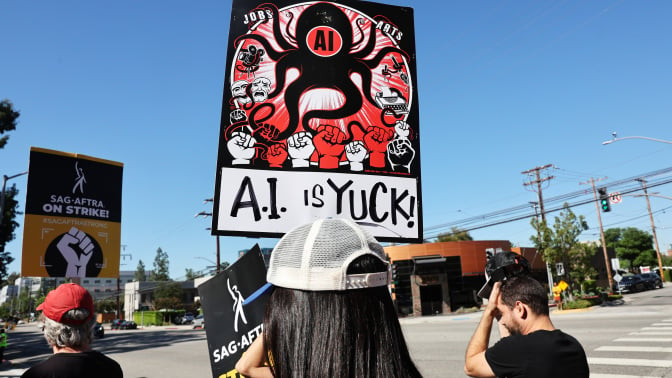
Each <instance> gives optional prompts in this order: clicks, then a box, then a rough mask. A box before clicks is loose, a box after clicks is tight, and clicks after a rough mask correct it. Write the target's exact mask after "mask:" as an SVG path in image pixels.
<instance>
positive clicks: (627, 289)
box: [616, 274, 649, 293]
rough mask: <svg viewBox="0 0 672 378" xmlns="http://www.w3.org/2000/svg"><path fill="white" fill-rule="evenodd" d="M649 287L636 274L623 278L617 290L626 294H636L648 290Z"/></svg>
mask: <svg viewBox="0 0 672 378" xmlns="http://www.w3.org/2000/svg"><path fill="white" fill-rule="evenodd" d="M648 286H649V285H648V283H646V281H644V279H643V278H642V277H640V276H639V275H638V274H634V275H632V276H623V278H621V281H620V282H619V283H618V284H617V285H616V290H619V291H621V292H624V293H634V292H637V291H643V290H646V289H647V288H648Z"/></svg>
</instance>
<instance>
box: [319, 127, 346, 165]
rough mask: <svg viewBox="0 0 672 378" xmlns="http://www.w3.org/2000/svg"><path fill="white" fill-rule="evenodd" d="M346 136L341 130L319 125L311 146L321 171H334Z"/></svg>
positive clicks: (343, 147) (343, 148)
mask: <svg viewBox="0 0 672 378" xmlns="http://www.w3.org/2000/svg"><path fill="white" fill-rule="evenodd" d="M346 137H347V135H345V133H344V132H343V131H341V129H339V128H338V127H336V126H331V125H320V126H319V127H318V128H317V135H315V136H314V137H313V144H314V145H315V149H317V153H318V155H319V164H320V168H322V169H336V168H338V163H339V162H340V160H341V155H343V151H344V150H345V144H343V141H344V140H345V139H346Z"/></svg>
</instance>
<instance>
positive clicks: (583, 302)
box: [563, 299, 593, 310]
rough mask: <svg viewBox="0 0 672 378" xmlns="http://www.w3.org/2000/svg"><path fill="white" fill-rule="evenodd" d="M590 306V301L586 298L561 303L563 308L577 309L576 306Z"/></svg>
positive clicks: (591, 304)
mask: <svg viewBox="0 0 672 378" xmlns="http://www.w3.org/2000/svg"><path fill="white" fill-rule="evenodd" d="M591 306H593V303H592V301H590V300H588V299H577V300H575V301H571V302H566V303H565V304H564V305H563V309H565V310H574V309H578V308H588V307H591Z"/></svg>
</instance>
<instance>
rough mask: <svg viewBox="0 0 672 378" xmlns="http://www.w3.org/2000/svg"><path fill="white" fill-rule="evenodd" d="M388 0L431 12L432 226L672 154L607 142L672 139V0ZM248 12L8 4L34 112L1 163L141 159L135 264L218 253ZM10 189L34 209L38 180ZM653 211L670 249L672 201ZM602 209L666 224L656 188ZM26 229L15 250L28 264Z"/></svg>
mask: <svg viewBox="0 0 672 378" xmlns="http://www.w3.org/2000/svg"><path fill="white" fill-rule="evenodd" d="M387 3H388V4H394V5H404V6H412V7H413V8H414V10H415V25H416V30H415V39H416V44H417V71H418V90H419V109H420V143H421V159H422V189H423V193H422V194H423V211H424V225H425V227H426V228H429V227H433V226H439V225H444V224H449V223H451V222H457V221H460V220H463V219H465V218H470V217H475V216H480V215H483V214H487V213H490V212H493V211H497V210H502V209H508V208H512V207H516V206H522V205H526V204H528V202H530V201H536V194H535V193H534V192H531V191H529V190H527V189H529V187H525V186H524V185H523V183H524V182H525V181H527V180H528V177H527V176H525V175H522V174H521V172H523V171H525V170H528V169H531V168H534V167H537V166H543V165H546V164H553V165H554V166H555V167H556V169H553V170H552V171H548V173H549V174H552V175H553V176H555V178H554V179H552V180H549V181H548V182H547V183H548V185H545V186H544V189H543V193H544V198H553V197H556V196H561V195H564V194H566V193H573V192H576V191H579V190H584V189H586V190H588V189H590V185H585V184H584V185H581V184H580V183H582V182H586V181H589V180H590V178H591V177H593V178H595V179H599V178H604V177H606V179H604V180H602V181H601V183H606V184H608V183H609V182H615V181H619V180H623V179H626V178H630V177H634V176H637V175H641V174H645V173H648V172H652V171H656V170H659V169H663V168H667V167H669V166H671V163H672V145H671V144H664V143H657V142H653V141H647V140H641V139H633V140H624V141H619V142H616V143H613V144H611V145H606V146H603V145H602V144H601V143H602V142H603V141H605V140H607V139H610V138H611V133H612V132H614V131H617V132H618V135H619V136H621V137H625V136H647V137H653V138H660V139H664V140H672V127H670V109H672V92H671V91H670V88H672V72H671V70H670V65H671V63H672V56H671V54H672V49H670V47H671V45H670V40H669V36H670V35H672V24H671V23H670V22H669V20H670V18H671V16H672V3H670V2H668V1H663V0H657V1H646V2H643V1H633V0H630V1H628V0H617V1H606V0H595V1H591V2H585V1H579V0H567V1H523V0H521V1H513V0H511V1H490V0H479V1H468V2H467V1H461V2H458V1H449V2H444V1H427V0H423V1H419V2H413V3H412V2H409V1H388V2H387ZM230 12H231V2H230V1H197V2H192V3H189V4H188V5H187V4H186V3H184V2H177V1H143V2H135V1H116V2H89V1H72V2H65V3H64V2H57V3H54V2H47V1H43V2H38V4H36V3H34V2H22V1H10V2H4V3H3V5H2V13H3V22H2V23H1V24H0V33H2V35H3V36H4V43H3V48H2V53H1V54H0V72H2V73H3V75H2V79H1V80H0V98H8V99H10V100H11V101H12V102H13V103H14V105H15V108H16V109H18V110H19V111H20V112H21V117H20V119H19V125H18V128H17V130H16V131H14V132H12V133H10V140H9V144H8V145H7V146H6V147H5V148H4V149H2V150H0V174H6V175H9V176H11V175H13V174H16V173H19V172H23V171H25V170H27V168H28V157H29V150H30V147H31V146H36V147H43V148H49V149H54V150H60V151H66V152H74V153H81V154H86V155H91V156H95V157H99V158H104V159H109V160H115V161H120V162H123V163H124V183H123V216H122V244H124V245H125V246H126V248H125V251H124V253H125V254H129V255H131V256H132V257H131V258H126V259H125V260H124V261H122V264H125V265H122V269H123V270H134V269H135V268H136V266H137V263H138V260H140V259H141V260H142V261H143V262H144V263H145V265H146V266H148V267H151V265H152V262H153V259H154V256H155V253H156V250H157V248H159V247H161V248H162V249H163V250H164V251H166V252H167V253H168V255H169V258H170V270H171V276H172V277H173V278H176V279H179V278H182V277H184V271H185V268H194V269H196V270H198V269H203V268H204V267H205V266H206V265H211V264H210V263H209V262H207V261H206V259H208V260H214V259H215V246H216V244H215V238H214V237H213V236H211V235H210V233H209V231H207V230H206V228H207V227H209V226H210V220H209V219H203V218H194V214H196V213H198V212H200V211H210V210H211V205H209V204H204V203H203V199H205V198H210V197H212V196H213V193H214V181H215V166H216V158H217V149H218V146H217V141H218V135H219V122H220V114H221V106H222V104H221V99H222V90H223V86H224V75H225V65H226V50H225V46H226V41H227V37H228V22H229V18H230ZM661 177H663V176H656V177H650V178H648V179H649V180H652V181H653V180H659V179H661ZM9 183H10V184H16V185H17V187H18V189H19V190H20V192H21V194H20V206H21V209H22V210H23V208H24V206H25V190H26V177H25V176H23V177H20V178H16V179H13V180H11V181H10V182H9ZM622 185H623V186H627V185H630V186H633V185H635V184H632V183H631V184H622ZM671 188H672V186H670V185H669V184H667V185H662V186H659V187H656V188H652V189H651V190H650V191H651V192H659V193H660V194H661V195H665V196H672V189H671ZM610 191H611V190H610ZM586 198H588V197H586ZM651 206H652V208H653V210H654V212H655V215H654V219H655V223H656V226H657V231H658V239H659V243H660V246H661V249H663V250H667V248H668V247H669V246H670V244H671V243H672V216H671V214H670V213H671V212H672V208H671V206H672V201H670V200H667V199H663V198H653V197H652V198H651ZM530 209H531V207H530ZM665 209H666V210H667V211H665ZM529 211H532V210H529ZM573 211H574V212H576V213H577V214H582V215H584V216H585V217H586V220H587V221H588V224H589V226H590V227H591V229H590V230H588V231H586V232H585V233H584V234H583V235H582V236H581V239H582V240H596V239H598V238H599V232H598V229H597V215H596V210H595V207H594V205H593V204H592V203H591V204H587V205H582V206H577V207H575V208H573ZM554 215H555V214H550V215H549V218H552V216H554ZM602 218H603V219H602V220H603V222H604V225H605V228H609V227H638V228H641V229H643V230H647V231H650V228H651V227H650V222H649V219H648V213H647V210H646V202H645V200H644V199H642V198H633V197H624V201H623V203H621V204H618V205H613V207H612V211H611V212H610V213H606V214H603V216H602ZM19 221H20V223H21V222H22V221H23V219H22V218H21V219H19ZM458 224H459V223H458ZM441 230H445V228H444V229H442V228H438V229H437V228H435V229H434V230H433V231H431V232H427V233H426V234H425V235H426V236H433V235H436V233H437V232H439V231H441ZM533 233H534V231H533V229H532V228H531V227H530V226H529V219H525V220H520V221H516V222H510V223H506V224H502V225H498V226H492V227H486V228H481V229H477V230H473V231H471V235H472V236H473V237H474V238H476V239H490V240H510V241H511V242H512V243H513V244H514V245H522V246H530V245H531V244H530V242H529V237H530V236H531V235H532V234H533ZM22 236H23V229H22V228H19V229H18V230H17V239H16V240H15V241H13V242H11V243H9V245H8V246H7V250H8V251H10V252H12V253H13V256H14V257H15V258H16V261H15V262H14V263H13V264H12V265H11V266H10V272H11V271H19V270H20V260H21V258H20V252H21V248H22V240H21V239H22ZM257 242H258V243H260V245H261V246H262V247H272V246H273V245H274V242H275V240H274V239H252V238H242V237H221V251H222V259H223V260H228V261H230V262H232V261H234V260H235V259H236V257H237V251H238V250H240V249H244V248H249V247H251V246H252V245H253V244H254V243H257Z"/></svg>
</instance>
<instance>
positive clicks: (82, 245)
mask: <svg viewBox="0 0 672 378" xmlns="http://www.w3.org/2000/svg"><path fill="white" fill-rule="evenodd" d="M44 263H45V264H44V265H45V267H46V268H47V273H49V276H51V277H96V276H98V273H100V270H101V268H102V267H103V252H102V249H101V248H100V245H98V243H97V242H96V240H95V239H94V238H93V237H92V236H91V235H89V234H87V233H86V232H84V231H82V230H80V229H78V228H77V227H72V228H70V230H69V231H68V232H66V233H64V234H61V235H59V236H57V237H56V238H55V239H54V240H53V241H52V242H51V244H49V247H47V251H46V253H45V257H44Z"/></svg>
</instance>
